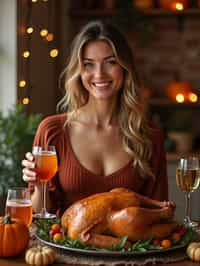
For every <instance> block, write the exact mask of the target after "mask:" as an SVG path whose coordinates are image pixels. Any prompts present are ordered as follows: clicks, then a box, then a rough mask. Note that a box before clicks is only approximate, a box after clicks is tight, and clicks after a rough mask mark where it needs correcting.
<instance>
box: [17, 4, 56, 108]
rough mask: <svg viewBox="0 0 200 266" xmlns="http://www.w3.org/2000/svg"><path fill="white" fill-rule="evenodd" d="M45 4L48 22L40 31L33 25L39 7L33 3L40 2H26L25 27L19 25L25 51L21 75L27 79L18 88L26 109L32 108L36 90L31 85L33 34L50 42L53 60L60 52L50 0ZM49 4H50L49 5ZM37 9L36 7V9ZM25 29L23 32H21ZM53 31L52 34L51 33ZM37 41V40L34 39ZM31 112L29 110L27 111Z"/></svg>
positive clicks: (49, 47) (49, 48)
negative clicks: (52, 19) (52, 24)
mask: <svg viewBox="0 0 200 266" xmlns="http://www.w3.org/2000/svg"><path fill="white" fill-rule="evenodd" d="M41 1H43V2H46V6H45V8H46V10H47V12H48V13H47V15H46V16H45V17H47V19H48V21H47V22H46V25H45V24H44V25H43V26H42V28H41V29H40V30H39V29H38V28H37V27H36V25H35V24H33V21H32V9H33V6H37V5H35V4H33V3H36V2H39V1H38V0H28V1H27V2H26V5H27V12H26V15H25V23H24V25H19V29H18V30H19V32H21V33H23V34H24V47H25V48H24V50H23V51H22V58H23V61H22V63H23V67H22V68H21V69H23V70H24V72H25V73H20V74H21V76H22V77H25V78H24V79H21V80H19V81H18V87H19V88H20V89H21V90H20V91H19V92H20V100H19V101H20V102H21V103H22V104H24V105H27V107H26V108H30V107H29V106H30V101H31V90H32V89H34V88H33V87H32V85H31V53H32V47H34V46H32V45H31V40H32V37H33V36H34V35H33V34H38V33H39V35H40V36H41V37H42V38H44V39H45V40H46V41H47V42H48V46H47V49H48V50H49V55H50V57H52V58H55V57H57V56H58V54H59V51H58V49H56V48H53V47H55V46H56V45H55V43H54V42H55V36H54V33H53V31H52V28H51V25H50V22H51V20H50V19H51V18H52V14H51V12H52V9H53V7H52V4H51V2H50V1H48V0H41ZM47 2H48V3H47ZM34 8H35V7H34ZM22 28H23V31H22V30H21V29H22ZM49 30H51V32H49ZM34 40H35V39H34ZM26 110H29V109H26Z"/></svg>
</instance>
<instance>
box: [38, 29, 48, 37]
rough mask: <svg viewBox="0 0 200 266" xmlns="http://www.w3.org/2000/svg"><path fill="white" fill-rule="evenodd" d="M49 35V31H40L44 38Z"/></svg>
mask: <svg viewBox="0 0 200 266" xmlns="http://www.w3.org/2000/svg"><path fill="white" fill-rule="evenodd" d="M47 34H48V30H47V29H42V30H41V31H40V36H42V37H45V36H47Z"/></svg>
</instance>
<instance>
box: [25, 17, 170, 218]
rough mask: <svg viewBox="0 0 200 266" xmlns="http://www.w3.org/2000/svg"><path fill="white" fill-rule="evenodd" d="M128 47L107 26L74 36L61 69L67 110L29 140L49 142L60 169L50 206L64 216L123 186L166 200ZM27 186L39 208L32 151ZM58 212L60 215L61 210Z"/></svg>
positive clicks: (91, 26) (154, 136)
mask: <svg viewBox="0 0 200 266" xmlns="http://www.w3.org/2000/svg"><path fill="white" fill-rule="evenodd" d="M140 89H141V85H140V82H139V79H138V76H137V71H136V68H135V65H134V59H133V54H132V51H131V49H130V47H129V45H128V43H127V41H126V39H125V37H124V36H123V35H122V34H121V33H120V31H119V30H118V29H117V28H115V27H114V26H112V25H111V24H108V23H104V22H102V21H93V22H90V23H88V24H87V25H85V27H83V28H82V29H81V31H80V32H79V33H78V35H77V36H76V38H75V39H74V42H73V45H72V49H71V55H70V58H69V61H68V64H67V67H66V69H65V96H64V98H63V99H62V101H61V102H60V106H61V108H62V110H63V111H64V112H65V113H64V114H59V115H54V116H50V117H47V118H46V119H44V120H43V121H42V123H41V124H40V126H39V128H38V130H37V133H36V136H35V140H34V145H39V146H41V145H47V144H48V145H54V146H55V147H56V151H57V154H58V161H59V170H58V173H57V175H56V177H55V178H54V179H53V180H52V181H50V183H49V193H48V206H49V208H52V210H51V211H53V210H54V211H58V210H60V211H61V213H62V212H63V211H64V210H65V209H66V207H68V206H69V205H70V204H71V203H73V202H74V201H76V200H78V199H81V198H84V197H86V196H89V195H91V194H94V193H99V192H104V191H109V190H111V189H113V188H116V187H125V188H129V189H132V190H133V191H135V192H137V193H140V194H143V195H145V196H148V197H150V198H154V199H157V200H166V199H167V198H168V189H167V187H168V186H167V176H166V160H165V152H164V148H163V137H162V133H161V132H160V130H158V129H156V128H155V127H154V126H153V125H152V124H151V123H150V122H148V121H147V120H146V117H145V114H144V110H143V109H144V107H143V106H142V104H141V102H140V99H139V96H138V95H139V90H140ZM22 164H23V166H24V169H23V179H24V181H26V182H29V185H30V187H31V188H32V191H34V192H33V195H32V201H33V209H34V210H35V211H39V209H40V207H41V186H40V183H39V182H38V178H37V175H36V173H35V171H34V167H35V164H34V156H33V155H32V154H31V153H28V154H27V155H26V159H25V160H23V162H22ZM61 213H60V214H61Z"/></svg>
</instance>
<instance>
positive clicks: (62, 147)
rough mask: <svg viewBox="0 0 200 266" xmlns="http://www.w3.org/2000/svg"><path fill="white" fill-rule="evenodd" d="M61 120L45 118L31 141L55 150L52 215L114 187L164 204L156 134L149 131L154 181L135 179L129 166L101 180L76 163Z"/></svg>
mask: <svg viewBox="0 0 200 266" xmlns="http://www.w3.org/2000/svg"><path fill="white" fill-rule="evenodd" d="M65 119H66V115H65V114H61V115H53V116H49V117H47V118H45V119H44V120H43V121H42V122H41V124H40V125H39V127H38V130H37V132H36V136H35V140H34V145H45V144H51V145H55V146H56V150H57V155H58V161H59V170H58V173H57V175H56V177H54V178H53V180H52V181H50V184H49V190H50V197H51V200H52V203H53V208H52V210H53V211H57V210H58V209H60V210H61V212H62V211H63V210H65V208H66V207H67V206H69V205H70V204H71V203H72V202H74V201H75V200H78V199H80V198H83V197H86V196H88V195H91V194H94V193H98V192H104V191H109V190H111V189H113V188H116V187H126V188H129V189H131V190H133V191H135V192H137V193H141V194H143V195H146V196H148V197H150V198H153V199H158V200H167V198H168V184H167V175H166V158H165V152H164V147H163V137H162V134H161V132H160V130H158V129H155V130H153V132H154V133H153V135H152V143H153V155H152V166H153V171H154V174H155V180H153V179H152V178H151V177H146V178H142V177H141V176H139V174H138V173H137V172H136V171H135V169H134V168H133V166H132V162H129V163H128V164H127V165H125V166H124V167H122V168H121V169H119V170H118V171H116V172H114V173H112V174H110V175H107V176H102V175H97V174H94V173H92V172H91V171H89V170H88V169H86V168H85V167H84V166H82V165H81V162H79V161H78V159H77V157H76V155H75V153H74V151H73V149H72V146H71V143H70V138H69V134H68V130H67V127H64V126H63V125H64V122H65ZM86 156H87V154H86ZM30 186H31V185H30Z"/></svg>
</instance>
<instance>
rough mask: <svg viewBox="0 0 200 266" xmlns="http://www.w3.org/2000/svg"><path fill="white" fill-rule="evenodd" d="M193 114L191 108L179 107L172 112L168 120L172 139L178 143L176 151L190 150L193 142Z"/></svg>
mask: <svg viewBox="0 0 200 266" xmlns="http://www.w3.org/2000/svg"><path fill="white" fill-rule="evenodd" d="M192 125H193V115H192V111H191V110H183V109H178V110H176V111H174V112H172V113H171V115H170V117H169V119H168V121H167V131H168V137H169V139H170V140H173V141H174V142H175V144H176V151H177V152H180V153H184V152H190V151H191V150H192V144H193V131H192Z"/></svg>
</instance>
